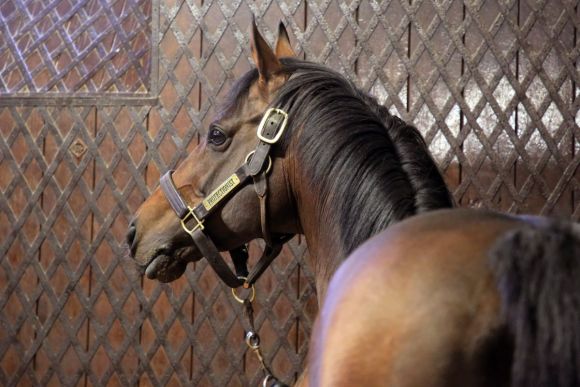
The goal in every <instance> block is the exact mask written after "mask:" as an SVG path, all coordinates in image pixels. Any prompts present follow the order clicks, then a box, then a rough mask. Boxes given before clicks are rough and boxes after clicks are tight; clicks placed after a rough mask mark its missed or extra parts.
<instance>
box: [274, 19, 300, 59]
mask: <svg viewBox="0 0 580 387" xmlns="http://www.w3.org/2000/svg"><path fill="white" fill-rule="evenodd" d="M276 56H277V57H278V58H283V57H294V56H296V54H295V53H294V50H293V49H292V46H291V45H290V38H289V37H288V31H286V27H284V23H282V22H280V24H278V39H277V40H276Z"/></svg>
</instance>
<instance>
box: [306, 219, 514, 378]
mask: <svg viewBox="0 0 580 387" xmlns="http://www.w3.org/2000/svg"><path fill="white" fill-rule="evenodd" d="M521 224H522V221H521V220H518V219H516V218H514V217H509V216H505V215H499V214H496V213H490V212H482V211H473V210H443V211H434V212H431V213H427V214H425V215H421V216H417V217H413V218H410V219H407V220H405V221H403V222H401V223H399V224H397V225H394V226H392V227H390V228H388V229H387V230H386V231H384V232H382V233H381V234H379V235H377V236H375V237H373V238H371V240H369V241H368V242H366V243H365V244H363V245H362V246H361V247H360V248H359V249H357V250H356V251H355V252H354V253H353V254H352V255H351V256H350V257H349V258H348V259H347V260H346V261H345V263H344V264H343V265H342V266H341V267H340V269H339V270H338V271H337V273H336V274H335V276H334V278H333V279H332V281H331V284H330V287H329V291H328V293H327V299H326V300H325V303H324V306H323V309H322V313H321V317H320V320H319V321H318V323H317V331H318V333H319V335H314V336H313V337H315V342H314V346H313V349H312V360H313V362H314V363H315V364H311V370H312V373H313V374H312V380H313V381H314V383H313V384H315V385H316V384H317V385H332V386H340V385H345V386H346V385H382V386H401V387H405V386H422V387H427V386H467V385H468V386H487V385H491V384H492V383H491V382H493V380H494V379H496V376H498V377H497V379H503V380H507V379H509V378H507V377H506V374H507V373H508V372H509V369H508V367H509V363H510V362H509V359H504V358H501V356H500V355H501V353H499V352H498V351H496V349H497V348H499V347H500V346H502V345H503V344H505V343H503V342H501V343H500V342H498V340H500V341H501V340H504V339H505V340H507V338H506V337H507V336H506V335H504V334H503V333H502V329H503V328H502V324H501V323H500V321H498V318H497V316H498V310H499V308H500V302H499V298H498V295H497V292H496V290H495V281H494V278H493V277H492V274H491V272H490V270H489V268H488V262H487V261H488V259H487V255H488V254H487V252H488V250H489V248H490V246H491V245H493V244H494V242H495V241H496V240H497V239H498V237H499V236H500V235H503V234H504V233H505V232H506V231H508V230H510V229H513V228H516V227H518V226H519V225H521ZM482 343H484V345H482ZM504 352H505V351H504ZM498 356H499V357H498ZM497 374H501V375H497ZM494 385H496V386H499V384H494Z"/></svg>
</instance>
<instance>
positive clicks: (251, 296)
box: [232, 276, 256, 304]
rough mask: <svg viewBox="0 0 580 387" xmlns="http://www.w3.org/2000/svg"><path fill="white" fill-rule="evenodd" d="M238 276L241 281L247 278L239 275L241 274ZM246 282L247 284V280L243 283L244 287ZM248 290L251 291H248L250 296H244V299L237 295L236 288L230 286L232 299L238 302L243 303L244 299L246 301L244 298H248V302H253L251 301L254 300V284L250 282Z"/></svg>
mask: <svg viewBox="0 0 580 387" xmlns="http://www.w3.org/2000/svg"><path fill="white" fill-rule="evenodd" d="M238 278H239V279H241V280H243V281H246V280H247V278H246V277H241V276H240V277H238ZM246 284H247V282H245V283H244V287H245V286H246ZM250 290H251V291H250V297H249V298H246V299H243V298H241V297H240V296H238V293H237V290H236V288H232V295H233V296H234V299H235V300H236V301H237V302H239V303H240V304H243V303H244V301H246V300H248V301H250V302H253V301H254V299H255V298H256V288H255V287H254V284H252V286H251V287H250Z"/></svg>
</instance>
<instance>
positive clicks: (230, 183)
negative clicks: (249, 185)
mask: <svg viewBox="0 0 580 387" xmlns="http://www.w3.org/2000/svg"><path fill="white" fill-rule="evenodd" d="M238 184H240V179H239V177H238V175H236V174H233V175H231V176H230V177H228V178H227V180H226V181H224V182H223V183H222V184H221V185H220V186H219V187H217V188H216V189H215V190H214V191H213V192H212V193H210V194H209V196H208V197H206V198H205V199H204V200H203V206H204V207H205V209H206V210H208V211H209V210H210V209H211V208H213V207H214V206H215V205H216V204H218V203H219V202H220V201H221V200H222V199H223V198H224V197H225V196H226V195H227V194H228V193H230V192H231V191H232V190H233V189H234V188H236V187H237V186H238Z"/></svg>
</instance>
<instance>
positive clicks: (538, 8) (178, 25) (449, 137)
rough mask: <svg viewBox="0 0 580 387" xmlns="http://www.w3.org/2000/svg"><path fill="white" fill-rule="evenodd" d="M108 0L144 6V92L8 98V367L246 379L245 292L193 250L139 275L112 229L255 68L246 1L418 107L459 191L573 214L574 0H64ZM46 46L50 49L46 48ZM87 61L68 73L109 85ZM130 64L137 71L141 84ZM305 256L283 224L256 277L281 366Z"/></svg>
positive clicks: (0, 153)
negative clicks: (167, 275) (169, 266)
mask: <svg viewBox="0 0 580 387" xmlns="http://www.w3.org/2000/svg"><path fill="white" fill-rule="evenodd" d="M37 3H38V4H41V5H38V4H37ZM109 3H113V4H121V3H123V4H129V3H130V4H134V5H135V7H136V8H137V11H136V12H137V13H138V12H141V13H142V14H143V15H146V14H147V13H146V12H150V14H147V15H150V16H146V18H145V19H147V18H150V19H147V20H152V22H151V27H149V26H147V28H150V31H151V33H152V34H153V35H152V36H153V37H152V38H151V41H152V42H153V50H152V51H151V53H153V56H154V58H152V59H153V60H154V61H155V60H157V61H158V64H159V68H158V69H157V68H155V67H154V68H152V69H150V70H147V71H151V74H152V79H151V82H152V85H153V86H152V89H151V90H153V89H155V87H158V91H159V99H158V104H157V105H156V106H153V107H151V106H127V105H126V104H125V103H117V104H116V105H113V106H102V104H99V103H97V101H96V100H95V101H94V102H95V103H94V104H93V105H90V104H89V105H88V106H74V105H78V104H79V103H78V102H76V100H74V99H72V100H68V101H64V100H61V101H59V103H58V106H49V105H51V103H50V102H48V101H46V100H36V101H33V102H34V104H35V106H17V105H15V104H13V103H12V104H10V106H4V107H0V235H3V239H2V242H1V244H0V257H2V258H1V261H0V325H1V326H2V329H0V384H2V385H18V384H20V385H135V384H140V385H178V384H191V385H200V386H201V385H215V386H224V385H256V384H257V383H258V381H259V376H260V375H259V372H258V367H257V364H256V363H255V361H254V359H253V357H252V356H250V355H249V354H247V353H246V352H245V348H244V344H243V343H242V342H241V340H242V328H241V326H240V324H239V323H238V321H237V316H238V314H239V313H240V310H239V308H237V305H235V304H234V302H233V300H232V299H231V298H230V296H229V293H228V289H225V288H224V287H223V286H222V285H221V284H220V283H218V282H217V280H216V278H215V275H214V274H213V273H212V272H211V270H210V269H209V268H208V267H207V266H206V265H205V264H204V263H198V264H196V265H195V267H194V268H193V269H189V270H188V271H187V272H186V274H185V276H184V277H183V278H181V279H179V280H178V281H176V282H174V283H172V284H170V285H161V284H158V283H156V282H154V281H148V280H143V279H141V278H140V277H139V276H137V275H136V273H135V272H134V269H133V266H132V263H131V262H130V261H129V260H128V259H126V258H125V254H126V251H125V248H124V246H123V239H124V233H125V230H126V226H127V223H128V221H129V219H130V218H131V216H132V214H133V213H134V211H135V210H136V209H137V207H138V206H139V204H140V203H141V202H142V201H143V200H144V198H145V197H147V196H148V195H149V192H150V191H151V190H152V188H153V187H155V186H156V184H157V180H158V178H159V174H160V173H161V172H163V171H165V170H166V169H168V168H170V167H173V166H175V164H176V163H177V162H178V161H179V160H180V159H181V158H182V157H183V156H184V155H185V154H186V153H187V151H188V149H191V147H193V146H195V144H196V143H197V141H198V138H199V136H200V135H204V133H205V128H206V127H207V123H208V122H209V121H210V120H211V118H212V115H213V107H214V106H215V104H216V103H218V102H219V100H220V98H221V96H223V94H224V93H225V92H226V91H227V90H228V88H229V85H230V84H231V81H232V80H233V79H235V78H236V77H237V76H239V75H241V74H242V73H243V72H244V71H245V70H247V69H249V68H250V61H249V57H250V55H249V42H248V37H247V31H248V30H249V28H248V27H249V23H250V21H251V15H252V14H255V15H256V16H257V22H258V24H259V27H260V29H261V30H262V31H263V32H264V35H265V36H266V38H267V39H268V40H269V41H270V43H273V41H274V39H275V32H276V31H277V24H278V21H279V20H282V21H284V23H285V24H286V26H287V28H288V30H289V32H290V35H291V39H292V42H293V43H294V45H295V47H296V48H297V51H298V53H299V55H300V56H302V57H305V58H307V59H310V60H313V61H317V62H321V63H326V64H328V65H329V66H331V67H333V68H335V69H337V70H339V71H341V72H342V73H343V74H345V75H346V76H347V77H349V78H350V79H352V80H354V81H355V82H357V83H358V84H359V85H360V86H361V87H362V88H363V89H365V90H367V91H369V92H371V93H372V94H374V95H375V96H376V97H377V98H378V99H379V100H380V101H381V102H382V103H384V104H385V105H387V106H389V107H390V108H391V110H392V112H393V113H395V114H398V115H400V116H401V117H402V118H404V119H405V120H408V121H410V122H412V123H414V124H415V125H416V126H417V127H418V128H419V129H420V130H421V131H422V133H423V134H424V135H425V138H426V140H427V142H428V143H429V145H430V149H431V151H432V152H433V154H434V155H435V158H436V160H437V161H438V163H439V165H440V166H441V168H442V169H443V171H444V172H445V175H446V179H447V182H448V183H449V185H450V186H451V188H452V190H453V192H454V195H455V198H456V199H457V201H458V203H460V204H461V205H463V206H482V207H487V208H495V209H501V210H506V211H510V212H531V213H541V214H556V215H560V216H567V217H572V218H574V219H579V218H580V206H579V205H578V195H579V192H578V189H579V185H578V178H579V176H578V164H579V162H580V156H578V153H579V152H578V151H579V150H580V149H579V140H578V139H579V137H580V136H579V135H580V133H579V128H578V127H579V123H580V115H579V114H578V111H579V109H578V105H579V102H578V101H579V98H578V94H579V88H578V85H579V79H578V74H579V71H578V55H579V51H580V49H579V44H578V27H579V20H580V17H579V13H578V12H579V10H578V2H576V1H550V2H548V1H531V0H530V1H526V0H512V1H495V0H485V1H484V0H481V1H470V2H460V1H451V0H447V1H437V2H431V1H418V0H413V1H385V2H378V1H368V0H364V1H363V0H358V1H357V0H355V1H337V0H326V1H312V0H309V1H282V0H280V1H274V0H270V1H263V2H259V3H257V2H249V1H242V0H240V1H236V2H225V1H220V0H212V1H210V0H204V1H201V0H160V1H158V2H157V1H153V2H146V1H136V0H135V1H134V2H132V3H131V2H130V1H129V0H127V1H121V0H118V1H117V2H109V1H104V0H103V1H96V2H94V1H89V0H87V1H84V2H75V3H74V4H75V5H76V7H80V8H79V9H88V8H87V7H90V4H98V6H101V7H104V5H105V4H109ZM150 3H151V4H150ZM7 4H8V5H7ZM10 4H12V6H14V5H15V4H16V5H18V7H16V8H17V9H18V10H22V9H38V10H42V9H44V10H48V14H47V15H50V14H51V12H57V8H55V7H57V5H58V4H69V3H68V2H66V1H64V0H56V1H53V2H39V1H25V0H19V1H16V0H9V1H5V2H2V4H1V5H0V14H1V15H3V17H4V18H6V17H7V16H6V15H9V13H8V12H7V11H6V8H3V7H7V6H10ZM70 4H71V5H72V4H73V3H72V2H71V3H70ZM95 6H96V5H95ZM18 12H20V11H18ZM39 12H40V11H39ZM59 15H60V14H59ZM136 17H137V19H138V20H141V21H143V20H145V19H143V18H140V16H136ZM3 20H4V19H3ZM156 20H157V21H156ZM39 23H40V22H39ZM148 23H149V22H148ZM27 25H29V27H28V28H30V31H40V30H39V29H38V28H41V26H37V24H35V23H28V24H27ZM140 25H141V27H139V26H137V25H136V27H137V28H145V27H144V25H143V24H140ZM83 26H85V24H83ZM93 26H94V24H93ZM1 28H4V29H5V28H7V27H6V26H5V25H2V26H0V29H1ZM90 28H96V27H90ZM144 30H145V29H144ZM3 31H5V30H3ZM95 31H96V33H97V34H99V33H103V32H104V30H99V29H95ZM2 36H5V35H4V33H3V34H2ZM0 39H1V38H0ZM47 39H48V38H47ZM97 44H100V43H97ZM43 45H46V43H41V44H40V45H39V46H38V47H39V48H40V47H43ZM0 46H1V45H0ZM62 47H68V46H62ZM6 52H7V51H6V50H4V51H2V53H3V54H2V53H0V69H6V68H8V65H7V63H8V62H7V60H6V59H5V58H6V56H3V55H5V54H6ZM39 52H40V51H39ZM155 53H156V54H155ZM144 55H152V54H144ZM102 58H103V57H102V56H101V59H102ZM41 62H42V63H43V64H44V66H46V68H50V66H51V63H52V62H54V56H51V55H50V54H42V58H41ZM127 63H128V62H127ZM143 63H145V62H143ZM110 65H111V62H110V61H105V62H104V63H103V64H102V68H103V69H106V68H109V67H108V66H110ZM143 65H144V64H143ZM78 66H80V67H82V66H84V64H83V62H82V61H79V62H78ZM113 66H114V64H113ZM143 71H144V72H145V71H146V70H145V68H143ZM157 71H158V74H159V75H158V76H155V74H156V72H157ZM32 73H33V78H34V75H36V74H37V73H34V70H32ZM40 73H41V71H39V72H38V74H40ZM2 74H5V72H3V73H2ZM118 75H121V78H118ZM52 76H54V77H55V78H54V79H53V78H51V79H50V81H52V80H55V81H56V83H54V85H58V84H62V82H63V79H64V78H61V79H60V80H58V79H57V78H58V75H51V77H52ZM110 76H111V78H115V77H117V78H115V79H114V80H112V83H111V85H113V84H116V85H118V84H121V85H123V84H125V85H128V84H126V83H124V82H126V81H125V80H123V78H122V74H119V73H118V72H117V73H114V72H113V73H110ZM2 77H3V78H2V79H3V82H6V81H5V80H4V79H6V77H5V76H4V75H2ZM137 79H141V78H137ZM36 81H37V80H36V79H33V81H32V84H29V83H22V85H24V86H22V87H20V88H16V89H17V91H18V92H25V91H40V90H41V89H32V88H30V87H29V86H30V85H35V84H36V83H35V82H36ZM50 81H48V82H50ZM86 81H87V82H86V83H84V84H82V85H81V84H79V85H80V86H79V88H76V89H75V88H72V89H66V91H67V92H73V93H75V94H74V95H78V94H76V93H79V92H84V91H83V90H88V91H89V92H92V91H95V92H98V93H101V92H102V91H103V90H105V89H98V85H99V83H98V82H96V81H95V80H94V79H93V78H91V77H86ZM59 82H61V83H59ZM91 82H92V83H91ZM140 82H141V83H142V84H141V85H140V86H138V87H137V89H136V90H139V92H141V91H140V90H149V89H148V88H147V84H146V83H145V81H143V80H141V81H140ZM91 84H92V85H93V86H89V85H91ZM101 84H102V83H101ZM154 84H157V86H155V85H154ZM5 85H6V83H4V86H3V87H5ZM25 85H28V86H25ZM25 87H29V89H25ZM35 87H36V86H35ZM84 87H86V89H83V88H84ZM91 87H95V88H94V89H91ZM141 87H144V89H141ZM16 89H15V88H10V91H11V92H12V91H14V90H16ZM97 89H98V90H97ZM5 90H8V89H5ZM42 90H49V89H42ZM59 90H60V89H59ZM63 90H65V89H63ZM124 90H125V91H130V87H129V86H127V88H126V89H124ZM2 98H4V97H0V105H2V104H6V103H5V102H4V101H5V99H2ZM27 103H28V102H27ZM85 104H86V103H85ZM255 247H256V246H253V247H252V249H255ZM253 255H255V254H253ZM307 261H308V252H307V249H306V246H305V244H304V243H303V241H301V240H300V239H295V240H293V241H291V243H290V244H289V245H288V246H287V247H285V249H284V251H283V254H282V256H281V257H280V258H278V260H277V261H276V262H275V264H274V267H273V268H272V269H271V270H269V271H268V272H267V273H266V274H265V277H264V278H262V279H261V280H260V283H259V285H258V301H257V304H258V305H259V309H258V310H257V316H256V318H257V326H258V328H259V330H260V335H261V336H262V338H263V341H264V344H265V345H266V348H265V352H266V354H267V356H268V357H269V359H268V360H269V361H270V362H272V363H273V364H274V368H275V370H276V371H277V373H278V374H280V375H281V376H282V377H283V378H284V379H285V380H286V381H291V380H293V379H294V378H295V376H296V374H297V373H298V372H300V370H301V364H302V362H303V360H304V357H305V355H306V350H307V342H308V335H309V332H310V330H311V328H312V324H313V319H314V316H315V313H316V309H317V307H316V300H315V295H314V284H313V283H314V282H313V274H312V272H311V271H310V270H309V267H308V265H307V264H306V262H307Z"/></svg>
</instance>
